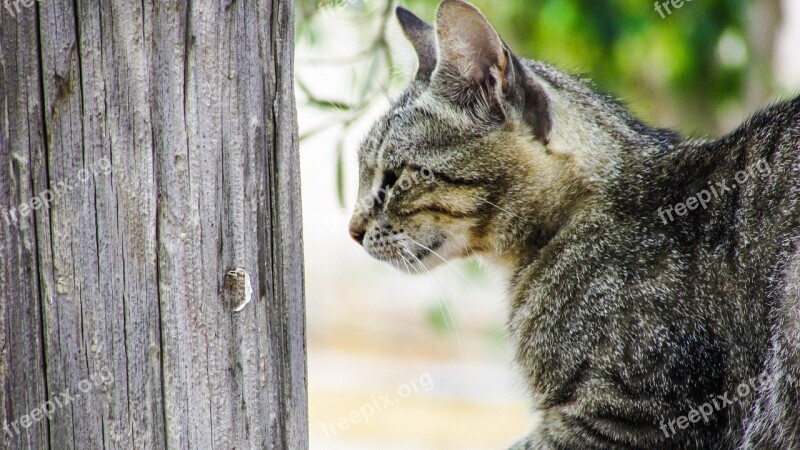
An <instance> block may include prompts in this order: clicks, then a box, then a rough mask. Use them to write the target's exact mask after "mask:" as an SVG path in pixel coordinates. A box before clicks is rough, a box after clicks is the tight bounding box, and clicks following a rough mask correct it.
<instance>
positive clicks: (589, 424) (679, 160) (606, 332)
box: [350, 0, 800, 449]
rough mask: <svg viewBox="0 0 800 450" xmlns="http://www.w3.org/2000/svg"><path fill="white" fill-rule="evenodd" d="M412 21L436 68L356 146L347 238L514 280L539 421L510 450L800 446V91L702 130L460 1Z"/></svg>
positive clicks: (417, 259)
mask: <svg viewBox="0 0 800 450" xmlns="http://www.w3.org/2000/svg"><path fill="white" fill-rule="evenodd" d="M398 18H399V19H400V22H401V25H402V26H403V28H404V30H405V31H406V35H407V36H408V38H409V40H411V42H412V43H413V44H414V47H415V48H416V49H417V50H418V54H419V57H420V59H421V61H420V67H421V68H422V70H421V72H420V73H419V74H418V76H417V77H416V78H415V81H414V82H413V83H412V85H411V86H410V87H409V88H408V90H407V91H406V93H405V94H404V95H403V96H402V97H401V98H399V99H398V100H397V101H396V102H395V103H394V105H393V106H392V108H391V109H390V111H389V112H388V113H387V114H386V115H384V116H383V117H382V118H381V119H379V120H378V121H377V122H376V123H375V125H374V126H373V128H372V130H371V131H370V133H369V135H368V136H367V138H366V140H365V142H364V144H363V145H362V147H361V148H360V150H359V162H360V189H359V202H358V205H357V207H356V209H355V211H354V214H353V219H352V221H351V230H350V231H351V234H352V235H353V236H354V238H356V239H357V240H359V241H361V242H362V244H363V246H364V248H365V249H366V251H367V252H369V253H370V254H371V255H373V256H374V257H376V258H378V259H380V260H383V261H386V262H389V263H391V264H393V265H395V266H396V267H398V268H400V269H402V270H406V269H408V270H412V269H415V270H418V271H422V270H424V268H425V267H427V268H430V267H434V266H437V265H439V264H442V263H443V262H444V260H449V259H453V258H464V257H470V256H483V257H487V258H488V259H490V260H492V261H494V262H496V263H498V264H501V265H503V266H505V267H507V268H508V269H509V270H510V272H511V273H512V274H513V275H512V276H511V280H510V291H511V298H510V303H511V308H510V311H511V312H510V317H509V332H510V337H511V340H512V342H513V344H514V345H515V348H516V360H517V363H518V366H519V369H520V371H521V372H522V374H523V375H524V377H525V380H526V381H527V384H528V387H529V389H530V393H531V397H532V399H533V401H534V405H535V408H536V409H537V410H538V411H539V412H540V413H541V416H542V421H541V424H540V425H539V426H538V428H537V429H536V430H534V431H533V433H532V434H531V435H530V436H529V437H528V438H526V439H524V440H523V441H521V442H520V443H519V444H517V446H516V447H515V448H519V449H617V448H618V449H627V448H632V449H633V448H647V449H732V448H742V449H744V448H747V449H751V448H752V449H784V448H793V449H795V448H797V449H800V406H798V404H799V402H800V390H799V389H798V382H797V380H798V379H800V349H799V348H798V347H799V346H800V249H799V248H798V247H799V246H800V97H799V98H795V99H794V100H791V101H788V102H784V103H781V104H777V105H774V106H772V107H770V108H768V109H766V110H764V111H762V112H760V113H758V114H757V115H755V116H754V117H753V118H752V119H750V120H749V121H747V123H745V124H743V125H742V126H741V127H740V128H739V129H738V130H737V131H735V132H734V133H732V134H731V135H729V136H726V137H724V138H722V139H719V140H715V141H696V140H687V139H685V138H683V137H681V136H680V135H678V134H677V133H674V132H672V131H669V130H662V129H657V128H653V127H649V126H647V125H644V124H642V123H641V122H639V121H637V120H636V119H634V118H632V117H631V116H630V115H629V114H628V113H627V112H626V111H625V110H624V108H622V107H621V106H620V105H619V104H618V103H617V102H615V101H613V99H610V98H608V97H606V96H603V95H600V94H597V93H595V92H593V91H592V90H591V88H590V87H589V85H588V84H587V83H586V82H584V81H583V80H580V79H577V78H575V77H572V76H569V75H565V74H563V73H561V72H559V71H557V70H556V69H553V68H552V67H549V66H547V65H544V64H541V63H538V62H533V61H527V60H522V59H519V58H517V57H516V56H514V55H513V53H512V52H511V51H510V50H509V49H508V48H507V46H505V45H504V44H503V42H502V40H501V39H500V37H499V35H497V33H496V31H494V29H493V28H492V27H491V26H490V25H489V23H488V21H486V19H485V18H484V16H483V15H482V14H481V13H480V12H479V11H478V10H477V9H475V8H474V7H472V6H471V5H469V4H467V3H465V2H463V1H461V0H445V1H444V2H442V4H441V5H440V7H439V10H438V12H437V18H436V27H435V29H434V28H432V27H430V26H428V25H426V24H425V23H424V22H422V21H421V20H419V19H417V18H416V17H415V16H413V14H411V13H410V12H408V11H405V10H400V11H399V12H398ZM432 48H435V49H436V51H435V52H434V51H431V49H432ZM431 58H438V60H435V61H431ZM741 171H744V172H745V173H747V174H748V179H747V180H745V181H743V182H741V183H737V182H736V180H737V178H736V177H737V176H738V175H739V173H740V172H741ZM719 183H721V184H723V185H727V186H731V185H734V184H735V187H734V188H731V189H725V190H723V188H722V187H720V188H719V189H720V190H721V191H722V192H718V191H716V190H715V194H716V195H714V196H713V198H712V199H711V200H710V201H708V202H706V203H707V204H705V207H704V208H700V207H696V208H693V209H692V210H690V211H688V212H687V213H686V214H682V215H679V214H678V213H677V211H678V208H675V209H674V210H673V212H674V214H672V216H673V218H672V219H673V220H664V218H663V216H664V213H663V211H664V209H665V208H671V207H672V206H673V205H676V204H679V203H681V202H686V200H687V199H689V198H692V197H695V198H696V197H697V195H698V193H701V192H703V191H709V195H711V194H710V192H711V188H713V187H715V186H717V185H718V184H719ZM686 204H687V205H688V204H689V202H686ZM748 380H749V381H750V382H751V387H752V388H753V389H751V390H752V391H753V392H750V393H749V394H748V395H738V393H737V388H740V385H741V384H742V383H747V382H748ZM752 380H760V382H759V383H758V384H757V385H755V384H752ZM726 396H727V397H726ZM733 396H736V397H737V398H736V401H734V402H732V403H731V404H727V403H725V404H724V407H722V408H719V410H716V408H715V411H714V413H713V414H711V415H710V416H708V417H707V418H706V419H707V420H701V421H699V422H697V423H689V426H687V427H680V426H678V423H683V422H676V420H677V419H679V418H680V417H682V416H687V415H690V412H691V411H692V410H693V409H696V408H698V407H699V406H700V405H702V404H704V403H708V402H711V401H712V400H716V399H718V398H720V397H722V398H729V397H733ZM719 402H722V401H721V400H719ZM723 403H724V402H723ZM692 418H694V416H691V417H690V419H692ZM671 421H672V423H673V425H672V428H674V429H675V432H674V433H671V432H668V431H670V426H669V424H670V423H671ZM665 425H666V430H667V431H665V428H664V426H665Z"/></svg>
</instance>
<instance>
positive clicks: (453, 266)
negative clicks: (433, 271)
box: [406, 236, 477, 287]
mask: <svg viewBox="0 0 800 450" xmlns="http://www.w3.org/2000/svg"><path fill="white" fill-rule="evenodd" d="M406 239H408V240H409V242H411V243H413V244H417V245H419V246H420V247H422V248H424V249H425V250H427V251H429V252H431V253H432V254H434V255H435V256H436V257H437V258H439V259H441V260H442V261H444V263H445V264H447V265H448V266H450V267H451V268H452V269H453V270H455V271H456V273H457V274H459V275H461V278H463V279H464V281H466V282H467V283H469V284H471V285H472V287H477V286H475V283H473V282H472V280H470V279H469V277H467V275H466V274H465V273H464V272H462V271H461V270H459V268H458V267H456V265H455V264H453V263H452V262H450V261H448V260H447V258H445V257H444V256H442V255H440V254H438V253H436V251H434V250H433V249H432V248H428V247H426V246H424V245H423V244H421V243H419V242H417V241H416V240H414V239H412V238H411V237H409V236H406Z"/></svg>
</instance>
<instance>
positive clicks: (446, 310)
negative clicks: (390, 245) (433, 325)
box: [397, 238, 464, 355]
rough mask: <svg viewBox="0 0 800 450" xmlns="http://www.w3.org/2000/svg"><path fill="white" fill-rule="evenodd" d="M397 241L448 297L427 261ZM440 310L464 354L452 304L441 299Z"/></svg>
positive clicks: (461, 352)
mask: <svg viewBox="0 0 800 450" xmlns="http://www.w3.org/2000/svg"><path fill="white" fill-rule="evenodd" d="M408 239H410V238H408ZM397 243H398V244H399V246H400V248H402V249H403V250H405V252H406V254H408V255H409V256H411V257H412V258H413V259H415V260H416V261H417V264H419V265H420V266H422V268H423V269H424V270H425V272H426V273H427V274H428V275H430V277H431V278H433V281H435V282H436V284H437V285H439V289H441V290H442V293H444V295H445V297H446V298H448V297H449V295H448V293H447V289H445V288H444V285H443V284H442V283H441V282H439V279H438V278H436V277H435V276H434V275H433V274H432V273H431V271H430V269H428V267H427V266H426V265H425V263H423V262H422V261H421V260H420V259H419V258H418V257H417V255H415V254H414V253H413V252H412V251H411V250H409V249H408V247H406V246H405V245H404V244H403V242H401V241H399V240H398V241H397ZM418 272H419V271H418ZM442 305H444V307H442ZM439 310H440V311H441V312H442V315H444V317H445V322H447V319H450V325H451V326H452V328H453V332H454V333H455V335H456V342H457V343H458V352H459V354H461V355H463V354H464V347H463V346H462V345H461V333H459V331H458V325H456V320H455V316H454V315H453V312H452V311H450V306H449V305H448V304H447V302H446V301H441V302H439Z"/></svg>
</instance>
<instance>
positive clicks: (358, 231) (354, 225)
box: [350, 216, 367, 245]
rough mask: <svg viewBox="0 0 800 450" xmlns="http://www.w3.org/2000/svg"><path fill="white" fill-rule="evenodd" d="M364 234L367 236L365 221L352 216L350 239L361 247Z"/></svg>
mask: <svg viewBox="0 0 800 450" xmlns="http://www.w3.org/2000/svg"><path fill="white" fill-rule="evenodd" d="M365 234H367V221H366V220H364V219H362V218H360V217H355V216H354V217H353V219H352V220H350V237H351V238H353V240H354V241H356V242H358V244H359V245H361V244H362V243H363V242H364V235H365Z"/></svg>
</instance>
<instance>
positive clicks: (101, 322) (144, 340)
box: [0, 0, 307, 450]
mask: <svg viewBox="0 0 800 450" xmlns="http://www.w3.org/2000/svg"><path fill="white" fill-rule="evenodd" d="M0 3H2V4H1V5H0V6H1V7H2V9H1V10H0V47H2V48H1V49H0V294H1V295H2V297H0V300H1V301H0V328H2V330H3V333H2V334H0V352H2V353H0V403H2V408H0V425H2V426H3V430H2V436H3V437H2V439H0V442H2V444H3V445H2V447H4V448H14V449H18V448H19V449H22V448H34V449H39V448H58V449H66V448H70V449H80V450H83V449H98V448H121V449H151V448H181V449H183V448H192V449H212V448H219V449H233V448H237V449H244V448H253V449H264V448H273V449H292V450H294V449H302V448H306V447H307V417H306V416H307V413H306V411H307V409H306V408H307V407H306V366H305V329H304V327H305V311H304V300H303V265H302V241H301V220H300V199H299V183H300V178H299V173H298V155H297V134H296V116H295V105H294V95H293V81H292V80H293V73H292V72H293V59H292V57H293V43H294V23H293V20H294V19H293V10H292V2H291V1H290V0H252V1H250V0H239V1H236V0H225V1H223V2H217V1H211V0H184V1H181V0H159V1H152V0H143V1H141V2H131V1H127V0H119V1H110V0H99V1H87V0H75V1H72V2H70V1H66V0H47V1H41V2H35V1H34V0H0ZM248 282H249V284H248ZM250 286H252V290H250V289H248V288H249V287H250ZM250 297H252V301H250V302H249V303H246V301H247V299H248V298H250Z"/></svg>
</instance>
